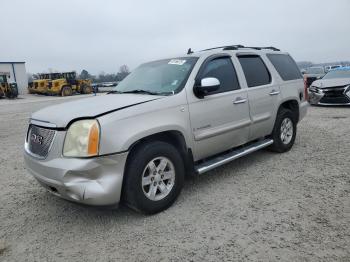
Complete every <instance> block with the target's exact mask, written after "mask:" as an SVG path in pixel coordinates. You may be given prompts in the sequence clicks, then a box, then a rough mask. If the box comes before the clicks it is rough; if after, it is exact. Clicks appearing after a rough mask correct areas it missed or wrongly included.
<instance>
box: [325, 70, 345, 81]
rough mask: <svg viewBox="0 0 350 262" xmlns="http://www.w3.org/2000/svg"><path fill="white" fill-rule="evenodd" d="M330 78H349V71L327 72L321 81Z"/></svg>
mask: <svg viewBox="0 0 350 262" xmlns="http://www.w3.org/2000/svg"><path fill="white" fill-rule="evenodd" d="M332 78H350V70H333V71H329V72H328V73H327V74H326V75H325V76H324V77H323V79H332Z"/></svg>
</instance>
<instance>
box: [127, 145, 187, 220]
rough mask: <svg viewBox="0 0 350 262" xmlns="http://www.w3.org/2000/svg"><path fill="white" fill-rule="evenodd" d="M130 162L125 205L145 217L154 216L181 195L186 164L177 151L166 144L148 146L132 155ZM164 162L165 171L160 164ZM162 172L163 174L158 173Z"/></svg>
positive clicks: (136, 150)
mask: <svg viewBox="0 0 350 262" xmlns="http://www.w3.org/2000/svg"><path fill="white" fill-rule="evenodd" d="M129 159H130V160H128V164H127V166H126V173H125V178H124V184H123V194H122V199H123V201H124V202H125V204H126V205H127V206H129V207H130V208H132V209H135V210H137V211H140V212H142V213H145V214H155V213H158V212H160V211H163V210H165V209H167V208H168V207H170V206H171V205H172V204H173V203H174V202H175V200H176V199H177V197H178V195H179V194H180V192H181V189H182V187H183V183H184V176H185V168H184V162H183V159H182V157H181V155H180V153H179V152H178V150H177V149H176V148H175V147H174V146H173V145H171V144H168V143H166V142H162V141H156V142H149V143H147V144H142V145H140V146H139V147H138V148H136V149H135V151H133V152H131V153H130V155H129ZM163 162H164V163H166V165H165V166H164V165H163V166H164V168H162V167H161V164H160V163H163ZM151 163H153V164H154V166H153V167H154V169H153V168H151V167H152V164H151ZM162 169H163V170H164V173H162V172H161V171H159V170H162ZM157 170H158V172H157ZM171 171H173V173H171ZM155 174H156V175H155ZM162 174H164V175H162ZM170 174H173V177H171V176H170ZM168 177H169V179H167V178H168ZM170 177H171V178H170ZM160 180H161V181H160ZM143 182H145V183H143ZM157 183H158V184H157ZM156 184H157V185H156ZM155 185H156V186H155ZM152 189H153V190H152ZM154 189H155V190H154ZM161 189H162V190H161Z"/></svg>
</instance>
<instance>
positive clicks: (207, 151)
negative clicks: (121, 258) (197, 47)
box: [24, 45, 308, 214]
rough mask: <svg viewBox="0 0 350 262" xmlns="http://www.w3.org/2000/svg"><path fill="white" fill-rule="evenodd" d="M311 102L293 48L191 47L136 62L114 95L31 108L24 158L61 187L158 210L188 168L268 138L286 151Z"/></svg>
mask: <svg viewBox="0 0 350 262" xmlns="http://www.w3.org/2000/svg"><path fill="white" fill-rule="evenodd" d="M307 106H308V103H307V101H306V100H305V90H304V83H303V78H302V75H301V73H300V72H299V70H298V68H297V66H296V64H295V62H294V60H293V59H292V58H291V57H290V56H289V54H288V53H285V52H281V51H280V50H278V49H276V48H273V47H244V46H241V45H234V46H224V47H218V48H211V49H206V50H203V51H199V52H196V53H193V52H192V51H191V49H189V51H188V52H187V54H186V55H183V56H180V57H175V58H169V59H163V60H158V61H154V62H149V63H145V64H143V65H141V66H139V67H138V68H136V69H135V70H134V71H133V72H132V73H131V74H130V75H129V76H128V77H127V78H126V79H124V80H123V81H122V82H121V83H120V84H119V85H118V86H117V87H116V88H115V89H114V91H112V92H110V93H108V94H105V95H101V96H95V97H89V98H84V99H80V100H77V101H72V102H67V103H63V104H59V105H54V106H50V107H48V108H45V109H42V110H40V111H38V112H36V113H34V114H33V115H32V116H31V119H30V124H29V128H28V132H27V136H26V140H25V145H24V148H25V153H24V157H25V162H26V166H27V170H28V171H29V172H30V173H31V174H32V175H33V176H34V177H35V178H36V179H37V181H38V182H39V183H40V184H41V185H42V186H43V187H45V188H46V189H47V190H48V191H50V192H51V193H53V194H55V195H57V196H60V197H62V198H65V199H67V200H71V201H75V202H79V203H84V204H89V205H96V206H110V205H111V206H114V205H116V204H118V203H119V202H123V203H125V204H127V205H128V206H129V207H131V208H133V209H136V210H138V211H141V212H144V213H148V214H151V213H156V212H159V211H162V210H164V209H166V208H168V207H169V206H170V205H171V204H172V203H173V202H174V201H175V199H176V198H177V196H178V195H179V193H180V191H181V188H182V187H183V185H184V179H185V177H186V175H189V174H191V175H199V174H203V173H205V172H207V171H209V170H212V169H213V168H215V167H218V166H220V165H223V164H225V163H227V162H229V161H232V160H235V159H237V158H239V157H242V156H244V155H247V154H249V153H251V152H254V151H256V150H259V149H261V148H265V147H269V148H270V149H271V150H273V151H276V152H280V153H282V152H286V151H288V150H289V149H290V148H291V147H292V146H293V143H294V140H295V135H296V130H297V124H298V122H299V121H300V120H301V119H302V118H303V117H304V116H305V114H306V111H307Z"/></svg>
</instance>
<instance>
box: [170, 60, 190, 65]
mask: <svg viewBox="0 0 350 262" xmlns="http://www.w3.org/2000/svg"><path fill="white" fill-rule="evenodd" d="M185 63H186V60H180V59H171V60H170V61H169V63H168V64H169V65H183V64H185Z"/></svg>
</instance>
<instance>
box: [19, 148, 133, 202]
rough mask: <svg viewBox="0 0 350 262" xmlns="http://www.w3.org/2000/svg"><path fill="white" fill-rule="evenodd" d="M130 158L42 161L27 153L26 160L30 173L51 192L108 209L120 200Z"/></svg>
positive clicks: (105, 157)
mask: <svg viewBox="0 0 350 262" xmlns="http://www.w3.org/2000/svg"><path fill="white" fill-rule="evenodd" d="M127 155H128V153H121V154H114V155H109V156H103V157H94V158H87V159H83V158H81V159H78V158H64V157H59V158H53V159H48V160H40V159H37V158H35V157H34V156H32V155H31V154H30V153H29V152H27V150H25V153H24V159H25V163H26V167H27V170H28V171H29V173H30V174H32V175H33V176H34V177H35V178H36V179H37V180H38V182H39V183H40V184H41V185H42V186H44V187H45V188H46V189H48V190H49V191H50V192H51V193H53V194H55V195H57V196H59V197H62V198H64V199H67V200H71V201H74V202H79V203H83V204H88V205H95V206H107V205H116V204H118V203H119V201H120V197H121V190H122V184H123V175H124V167H125V162H126V158H127Z"/></svg>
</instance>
